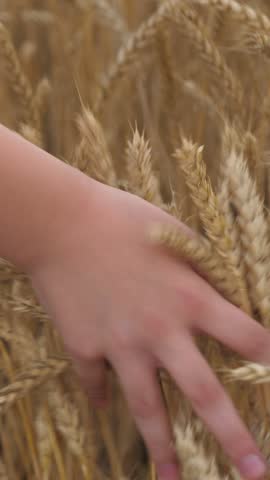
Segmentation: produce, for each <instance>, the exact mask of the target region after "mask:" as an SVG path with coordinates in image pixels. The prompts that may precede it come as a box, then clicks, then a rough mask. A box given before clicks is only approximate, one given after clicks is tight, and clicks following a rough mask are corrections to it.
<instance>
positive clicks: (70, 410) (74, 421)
mask: <svg viewBox="0 0 270 480" xmlns="http://www.w3.org/2000/svg"><path fill="white" fill-rule="evenodd" d="M48 401H49V405H50V407H51V410H52V415H53V417H54V420H55V425H56V428H57V430H58V431H59V432H60V433H61V435H62V437H63V438H64V439H65V442H66V445H67V446H68V448H69V449H70V451H71V452H72V453H73V455H74V456H75V457H76V458H78V460H79V462H80V465H81V469H82V473H83V478H84V479H85V480H90V479H91V478H92V477H91V475H90V468H89V462H88V459H87V456H86V454H85V450H86V443H87V442H86V438H87V435H86V431H85V430H84V428H83V426H82V424H81V421H80V412H79V410H78V408H77V407H76V405H75V403H73V402H72V401H71V400H70V398H68V396H67V395H64V394H63V393H62V391H61V389H60V388H59V385H58V384H57V383H54V385H53V386H52V388H51V389H50V392H49V396H48ZM88 448H89V445H88Z"/></svg>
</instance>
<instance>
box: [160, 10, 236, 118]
mask: <svg viewBox="0 0 270 480" xmlns="http://www.w3.org/2000/svg"><path fill="white" fill-rule="evenodd" d="M165 17H167V18H168V19H169V20H170V21H171V22H173V23H175V24H176V25H177V26H178V27H180V29H181V33H182V34H183V35H185V36H186V37H187V38H188V39H189V41H190V42H191V44H192V46H193V47H194V49H195V50H196V52H197V53H198V55H199V56H200V58H201V59H202V60H203V61H204V62H205V63H206V64H207V66H208V68H209V69H210V71H211V73H212V75H213V76H212V77H211V80H212V79H213V78H214V79H215V81H216V83H217V84H218V85H219V86H222V87H223V91H224V92H226V96H227V97H228V99H230V101H231V104H232V106H233V105H234V106H236V108H237V109H238V108H241V105H242V100H243V91H242V87H241V85H240V83H239V81H238V80H237V78H236V77H235V75H234V73H233V72H232V70H231V69H230V68H229V67H228V65H227V63H226V61H225V58H224V57H223V56H222V55H221V53H220V51H219V49H218V48H217V47H216V45H215V43H214V42H213V41H212V40H211V37H210V36H209V34H208V32H207V30H206V28H205V26H204V25H203V24H202V23H201V21H200V20H199V21H198V20H197V16H196V15H194V14H193V10H192V9H191V8H190V6H188V5H187V4H185V2H183V4H178V5H177V6H176V7H175V8H171V10H168V12H166V15H165Z"/></svg>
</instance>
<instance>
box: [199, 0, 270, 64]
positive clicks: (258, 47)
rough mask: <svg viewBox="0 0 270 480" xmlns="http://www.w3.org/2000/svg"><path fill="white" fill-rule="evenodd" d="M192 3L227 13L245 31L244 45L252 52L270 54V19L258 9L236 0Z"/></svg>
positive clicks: (201, 0) (200, 0) (212, 0)
mask: <svg viewBox="0 0 270 480" xmlns="http://www.w3.org/2000/svg"><path fill="white" fill-rule="evenodd" d="M192 3H193V4H199V5H205V6H207V7H214V8H216V9H218V10H219V11H221V12H222V13H228V14H230V15H231V17H232V18H233V19H235V20H236V21H237V22H238V23H240V24H241V25H243V26H244V27H245V29H249V30H248V31H247V34H246V35H247V36H246V41H245V43H244V46H245V48H246V49H249V50H251V51H254V52H258V51H261V52H262V53H264V54H265V55H266V56H269V55H270V19H269V18H268V17H267V16H266V15H265V14H264V13H262V12H261V11H260V10H259V9H255V8H252V7H251V6H250V5H246V4H245V3H239V2H237V1H236V0H192Z"/></svg>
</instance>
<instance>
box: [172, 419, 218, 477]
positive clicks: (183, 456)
mask: <svg viewBox="0 0 270 480" xmlns="http://www.w3.org/2000/svg"><path fill="white" fill-rule="evenodd" d="M174 434H175V441H176V452H177V454H178V455H179V459H180V461H181V463H182V466H183V467H182V468H183V470H182V475H183V480H198V478H201V479H205V480H209V479H212V480H219V479H220V478H221V477H220V475H219V472H218V467H217V464H216V460H215V458H214V457H213V458H209V457H208V455H206V453H205V450H204V447H203V446H202V444H201V443H200V442H198V441H195V438H194V437H195V435H194V431H193V428H192V426H191V425H190V424H188V425H187V426H186V427H185V428H181V427H180V425H176V426H175V427H174Z"/></svg>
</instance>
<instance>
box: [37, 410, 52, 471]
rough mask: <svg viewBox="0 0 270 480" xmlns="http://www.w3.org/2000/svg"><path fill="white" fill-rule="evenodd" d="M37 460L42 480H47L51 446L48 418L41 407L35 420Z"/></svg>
mask: <svg viewBox="0 0 270 480" xmlns="http://www.w3.org/2000/svg"><path fill="white" fill-rule="evenodd" d="M35 429H36V433H37V443H38V450H39V458H40V463H41V468H42V475H43V480H49V476H50V466H51V458H52V445H51V443H50V437H49V428H48V418H47V412H46V407H45V406H44V405H41V407H40V408H39V411H38V414H37V417H36V419H35Z"/></svg>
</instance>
